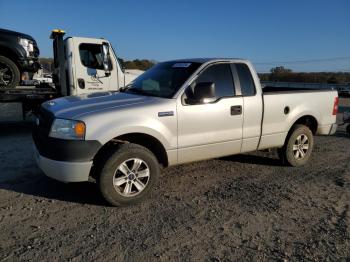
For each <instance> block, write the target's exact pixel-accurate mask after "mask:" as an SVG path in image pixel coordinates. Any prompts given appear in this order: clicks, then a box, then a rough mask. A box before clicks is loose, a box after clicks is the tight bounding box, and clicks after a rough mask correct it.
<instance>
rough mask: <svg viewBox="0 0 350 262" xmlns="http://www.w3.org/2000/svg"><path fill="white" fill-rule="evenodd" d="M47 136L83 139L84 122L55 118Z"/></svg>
mask: <svg viewBox="0 0 350 262" xmlns="http://www.w3.org/2000/svg"><path fill="white" fill-rule="evenodd" d="M49 136H50V137H54V138H60V139H67V140H84V139H85V124H84V122H81V121H75V120H68V119H60V118H57V119H55V121H54V122H53V124H52V126H51V130H50V134H49Z"/></svg>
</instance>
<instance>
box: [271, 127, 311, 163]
mask: <svg viewBox="0 0 350 262" xmlns="http://www.w3.org/2000/svg"><path fill="white" fill-rule="evenodd" d="M313 146H314V137H313V134H312V132H311V130H310V129H309V128H308V127H307V126H304V125H296V126H295V127H294V128H293V130H292V132H291V133H290V134H289V135H288V137H287V139H286V142H285V145H284V146H283V147H282V148H281V149H279V150H278V155H279V157H280V158H281V160H282V161H283V162H284V163H287V164H289V165H291V166H302V165H305V164H306V162H307V161H308V160H309V159H310V156H311V152H312V149H313Z"/></svg>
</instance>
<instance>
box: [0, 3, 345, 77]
mask: <svg viewBox="0 0 350 262" xmlns="http://www.w3.org/2000/svg"><path fill="white" fill-rule="evenodd" d="M0 27H1V28H6V29H11V30H15V31H19V32H23V33H27V34H29V35H31V36H33V37H34V38H35V39H36V40H37V42H38V44H39V48H40V50H41V56H43V57H52V43H51V40H50V39H49V35H50V31H51V30H52V29H55V28H60V29H64V30H65V31H66V33H67V36H84V37H94V38H100V37H104V38H106V39H108V40H109V41H110V42H111V43H112V45H113V47H114V49H115V50H116V52H117V55H118V56H119V57H121V58H124V59H136V58H138V59H143V58H144V59H152V60H156V61H165V60H170V59H176V58H193V57H239V58H245V59H249V60H251V61H252V62H253V64H254V65H255V66H256V68H257V70H258V71H259V72H267V71H269V69H270V68H272V67H274V66H280V65H283V66H285V67H287V68H291V69H292V70H293V71H306V72H309V71H347V72H350V1H349V0H332V1H331V0H293V1H287V0H284V1H283V0H280V1H278V0H264V1H261V0H260V1H259V0H254V1H253V0H241V1H235V0H215V1H214V0H198V1H197V0H192V1H191V0H187V1H186V0H172V1H170V0H153V1H152V0H133V1H127V0H124V1H120V0H114V1H112V0H111V1H108V0H105V1H91V0H85V1H80V0H70V1H67V0H56V1H51V0H45V1H44V0H35V1H28V0H26V1H23V0H16V1H8V0H0Z"/></svg>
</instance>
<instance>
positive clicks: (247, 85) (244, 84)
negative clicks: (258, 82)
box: [236, 64, 256, 96]
mask: <svg viewBox="0 0 350 262" xmlns="http://www.w3.org/2000/svg"><path fill="white" fill-rule="evenodd" d="M236 68H237V74H238V78H239V82H240V84H241V90H242V95H243V96H254V95H255V94H256V90H255V84H254V80H253V77H252V73H251V72H250V70H249V67H248V66H247V65H246V64H236Z"/></svg>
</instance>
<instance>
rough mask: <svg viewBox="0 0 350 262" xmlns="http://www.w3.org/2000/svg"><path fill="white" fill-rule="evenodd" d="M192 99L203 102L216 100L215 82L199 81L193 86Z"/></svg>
mask: <svg viewBox="0 0 350 262" xmlns="http://www.w3.org/2000/svg"><path fill="white" fill-rule="evenodd" d="M193 95H194V99H195V100H197V101H200V102H203V103H210V102H213V101H215V100H216V97H215V83H213V82H200V83H197V84H196V85H195V86H194V89H193Z"/></svg>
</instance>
